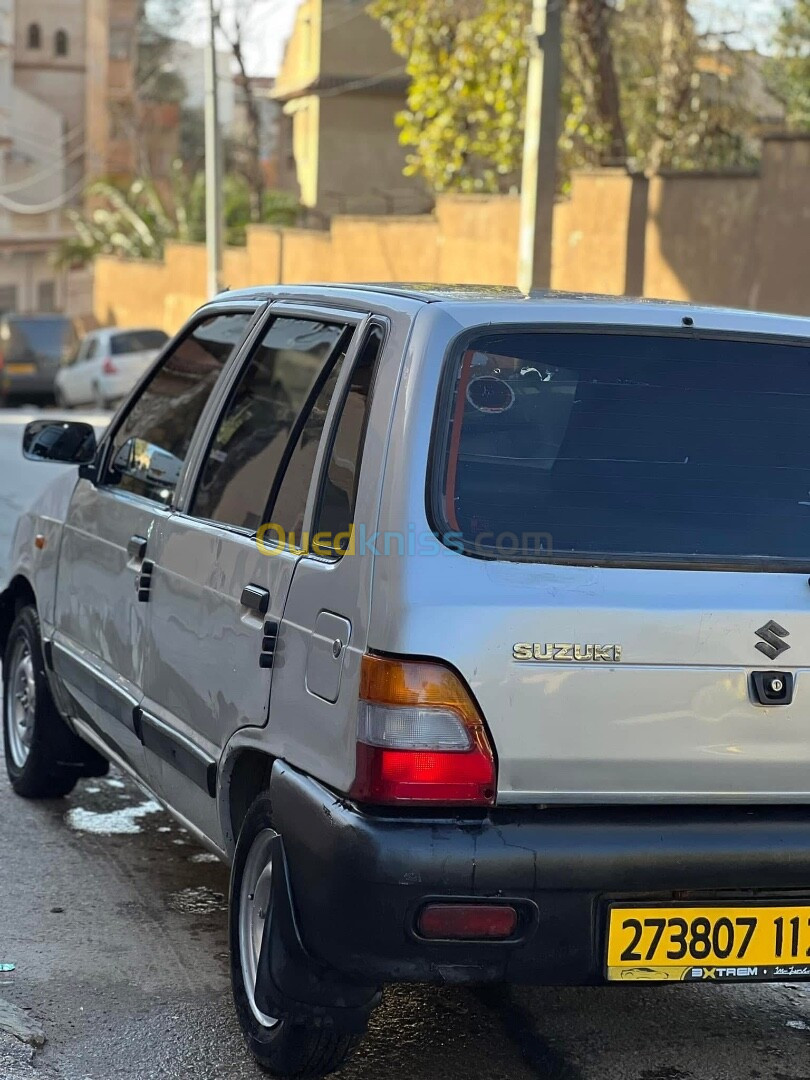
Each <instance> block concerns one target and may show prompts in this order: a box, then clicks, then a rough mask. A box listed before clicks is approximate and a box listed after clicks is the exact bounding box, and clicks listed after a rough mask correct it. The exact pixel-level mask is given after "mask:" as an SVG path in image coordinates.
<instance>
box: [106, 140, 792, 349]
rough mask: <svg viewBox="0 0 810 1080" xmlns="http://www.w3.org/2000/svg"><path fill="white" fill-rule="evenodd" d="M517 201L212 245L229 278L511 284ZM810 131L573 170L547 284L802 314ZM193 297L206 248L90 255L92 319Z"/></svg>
mask: <svg viewBox="0 0 810 1080" xmlns="http://www.w3.org/2000/svg"><path fill="white" fill-rule="evenodd" d="M518 219H519V202H518V199H517V198H515V197H497V196H445V197H441V198H440V199H439V200H438V203H437V207H436V212H435V214H429V215H428V214H425V215H415V216H412V217H377V216H364V217H360V216H349V215H344V216H337V217H335V218H334V219H333V220H332V225H331V229H330V230H329V231H328V232H325V231H324V232H320V231H316V230H309V229H276V228H274V227H271V226H256V227H253V228H251V229H249V230H248V243H247V246H246V247H244V248H240V249H230V250H228V251H227V252H226V254H225V261H224V268H223V269H224V280H225V282H226V284H227V285H228V286H229V287H230V288H241V287H243V286H248V285H255V284H261V283H264V284H275V283H280V282H307V281H434V282H440V283H446V284H454V283H484V284H493V285H513V284H514V282H515V262H516V251H517V235H518ZM808 256H810V139H778V140H771V141H769V142H768V143H767V144H766V150H765V155H764V162H763V167H762V172H761V175H759V176H754V175H737V176H703V175H685V174H681V175H679V176H661V177H656V178H654V179H653V180H651V181H649V182H648V181H646V180H644V179H643V178H635V177H630V176H628V175H627V174H626V173H624V172H622V171H620V170H603V171H600V172H596V173H582V174H579V175H577V176H576V177H575V178H574V183H573V190H572V194H571V198H570V200H568V201H567V202H563V203H560V204H559V206H558V207H557V214H556V219H555V230H554V253H553V284H554V286H555V288H559V289H570V290H574V291H586V292H602V293H610V294H614V295H620V294H623V293H628V294H632V295H644V296H651V297H661V298H669V299H681V300H693V301H696V302H699V303H716V304H728V305H732V306H738V307H762V308H766V309H770V310H774V311H784V312H792V313H796V314H805V315H810V290H808V288H807V269H806V265H807V260H808ZM204 299H205V252H204V250H203V248H202V247H200V246H195V245H170V247H169V249H168V251H167V253H166V260H165V263H143V262H140V263H127V262H122V261H118V260H115V259H110V258H103V259H99V260H97V263H96V276H95V295H94V306H95V315H96V317H97V318H98V319H99V321H100V322H102V323H106V322H115V323H119V324H121V325H134V324H138V325H142V324H144V323H152V324H154V325H156V326H162V327H163V328H164V329H166V330H167V331H169V332H173V331H174V330H176V329H177V327H178V326H179V325H180V323H181V322H182V321H183V319H184V318H185V317H186V316H188V315H189V314H190V313H191V311H192V310H193V309H194V308H195V307H196V306H198V305H199V304H201V303H202V302H203V301H204Z"/></svg>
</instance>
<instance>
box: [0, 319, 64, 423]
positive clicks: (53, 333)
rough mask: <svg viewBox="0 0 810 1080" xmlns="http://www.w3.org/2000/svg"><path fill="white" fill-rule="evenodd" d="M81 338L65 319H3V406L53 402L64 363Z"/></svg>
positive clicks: (0, 323) (0, 355)
mask: <svg viewBox="0 0 810 1080" xmlns="http://www.w3.org/2000/svg"><path fill="white" fill-rule="evenodd" d="M76 341H77V335H76V330H75V328H74V325H73V322H72V321H71V319H69V318H68V317H67V316H65V315H14V314H8V315H4V316H3V317H2V318H0V404H5V403H6V402H7V401H11V400H17V401H47V402H50V401H52V400H53V395H54V380H55V378H56V374H57V372H58V371H59V365H60V363H63V362H64V361H65V359H66V358H67V357H69V356H70V355H71V353H73V352H74V350H75V347H76Z"/></svg>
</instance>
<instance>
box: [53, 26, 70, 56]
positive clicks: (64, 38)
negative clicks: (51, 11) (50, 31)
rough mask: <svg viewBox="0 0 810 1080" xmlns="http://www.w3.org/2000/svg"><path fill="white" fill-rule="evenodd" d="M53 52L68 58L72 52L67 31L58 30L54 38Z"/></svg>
mask: <svg viewBox="0 0 810 1080" xmlns="http://www.w3.org/2000/svg"><path fill="white" fill-rule="evenodd" d="M53 51H54V52H55V53H56V55H57V56H67V54H68V52H69V51H70V48H69V42H68V35H67V30H57V31H56V33H55V34H54V38H53Z"/></svg>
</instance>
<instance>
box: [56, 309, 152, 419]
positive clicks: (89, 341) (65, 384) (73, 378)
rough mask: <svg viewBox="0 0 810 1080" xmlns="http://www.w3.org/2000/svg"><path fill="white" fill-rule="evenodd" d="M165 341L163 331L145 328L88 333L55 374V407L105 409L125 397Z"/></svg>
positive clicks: (106, 328)
mask: <svg viewBox="0 0 810 1080" xmlns="http://www.w3.org/2000/svg"><path fill="white" fill-rule="evenodd" d="M167 341H168V335H167V334H165V333H164V332H163V330H156V329H153V328H149V327H145V328H142V329H138V330H116V329H115V328H114V327H105V328H104V329H102V330H93V331H91V333H89V334H87V335H86V336H85V337H84V338H83V339H82V342H81V344H80V345H79V348H78V350H77V351H76V352H75V353H74V355H73V356H72V357H71V358H70V359H69V360H68V361H67V362H66V363H64V364H63V366H62V367H61V368H60V370H59V372H58V374H57V375H56V384H55V392H56V402H57V404H58V405H59V406H61V407H63V408H64V407H66V406H71V405H88V404H92V405H95V406H97V407H98V408H100V409H107V408H109V407H110V406H111V405H114V404H115V403H116V402H118V401H120V400H121V399H122V398H123V397H126V395H127V394H128V393H129V392H130V390H131V389H132V388H133V386H134V385H135V384H136V383H137V381H138V379H140V377H141V375H143V373H144V372H145V371H146V369H147V368H148V367H149V366H150V364H151V363H152V361H153V360H154V359H155V357H156V356H157V354H158V353H159V352H160V350H161V349H162V347H163V346H164V344H165V343H166V342H167Z"/></svg>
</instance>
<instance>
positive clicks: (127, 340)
mask: <svg viewBox="0 0 810 1080" xmlns="http://www.w3.org/2000/svg"><path fill="white" fill-rule="evenodd" d="M168 340H169V338H168V335H167V334H164V333H163V331H162V330H128V331H127V332H126V333H125V334H113V336H112V341H111V346H110V347H111V349H112V353H113V356H123V355H124V353H133V352H147V351H148V350H149V349H160V348H162V347H163V346H164V345H165V344H166V342H167V341H168Z"/></svg>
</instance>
